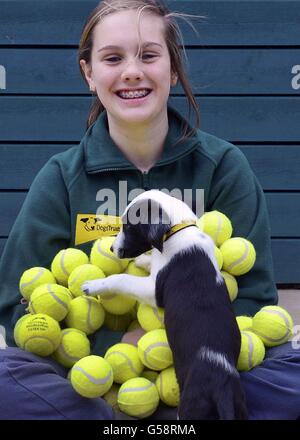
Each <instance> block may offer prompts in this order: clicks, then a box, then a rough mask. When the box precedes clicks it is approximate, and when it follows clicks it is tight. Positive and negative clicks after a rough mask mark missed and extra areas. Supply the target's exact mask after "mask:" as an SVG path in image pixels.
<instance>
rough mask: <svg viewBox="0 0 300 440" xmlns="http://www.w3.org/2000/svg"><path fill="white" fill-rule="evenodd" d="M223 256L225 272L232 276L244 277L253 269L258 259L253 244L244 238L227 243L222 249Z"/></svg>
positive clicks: (232, 239) (236, 238)
mask: <svg viewBox="0 0 300 440" xmlns="http://www.w3.org/2000/svg"><path fill="white" fill-rule="evenodd" d="M220 251H221V252H222V255H223V270H225V271H226V272H228V273H230V274H231V275H234V276H238V275H244V274H245V273H247V272H249V270H251V269H252V267H253V266H254V263H255V259H256V252H255V249H254V246H253V244H252V243H251V242H250V241H249V240H246V239H245V238H242V237H234V238H230V239H229V240H227V241H225V243H223V244H222V246H221V247H220Z"/></svg>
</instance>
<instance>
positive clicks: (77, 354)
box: [53, 328, 90, 368]
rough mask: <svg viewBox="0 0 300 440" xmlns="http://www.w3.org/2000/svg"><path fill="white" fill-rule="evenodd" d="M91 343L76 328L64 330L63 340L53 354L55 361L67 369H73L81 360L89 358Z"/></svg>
mask: <svg viewBox="0 0 300 440" xmlns="http://www.w3.org/2000/svg"><path fill="white" fill-rule="evenodd" d="M89 354H90V341H89V340H88V338H87V336H86V334H85V333H83V332H82V331H81V330H77V329H76V328H65V329H64V330H62V338H61V341H60V344H59V346H58V348H57V349H56V350H55V352H54V353H53V357H54V359H55V360H56V361H57V362H58V363H60V364H61V365H63V366H64V367H66V368H71V367H73V365H74V364H76V362H78V361H79V360H80V359H82V358H84V357H86V356H89Z"/></svg>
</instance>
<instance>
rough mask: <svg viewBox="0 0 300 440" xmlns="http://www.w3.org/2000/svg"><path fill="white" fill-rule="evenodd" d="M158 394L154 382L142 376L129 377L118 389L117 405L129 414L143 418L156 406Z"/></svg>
mask: <svg viewBox="0 0 300 440" xmlns="http://www.w3.org/2000/svg"><path fill="white" fill-rule="evenodd" d="M158 404H159V394H158V391H157V388H156V386H155V384H154V383H152V382H150V380H148V379H145V378H144V377H136V378H134V379H129V380H127V381H126V382H125V383H123V385H122V386H121V387H120V389H119V393H118V405H119V408H120V410H121V411H123V412H124V413H125V414H128V415H129V416H133V417H137V418H140V419H142V418H145V417H149V416H151V414H153V413H154V412H155V410H156V408H157V407H158Z"/></svg>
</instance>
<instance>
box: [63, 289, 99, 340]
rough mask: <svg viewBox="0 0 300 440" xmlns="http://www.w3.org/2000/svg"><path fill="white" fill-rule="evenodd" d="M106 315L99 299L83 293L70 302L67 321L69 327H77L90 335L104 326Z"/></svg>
mask: <svg viewBox="0 0 300 440" xmlns="http://www.w3.org/2000/svg"><path fill="white" fill-rule="evenodd" d="M104 315H105V312H104V309H103V307H102V305H101V304H100V301H99V300H98V299H96V298H93V297H90V296H84V295H83V296H78V297H77V298H75V299H73V300H72V301H71V302H70V304H69V312H68V314H67V316H66V318H65V322H66V325H67V326H68V327H72V328H77V329H78V330H81V331H82V332H84V333H86V334H87V335H90V334H92V333H94V332H95V331H96V330H98V329H99V328H100V327H101V326H102V324H103V322H104Z"/></svg>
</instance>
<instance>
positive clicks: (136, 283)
mask: <svg viewBox="0 0 300 440" xmlns="http://www.w3.org/2000/svg"><path fill="white" fill-rule="evenodd" d="M196 220H197V217H196V216H195V214H194V213H193V212H192V210H191V209H190V208H189V207H188V206H187V205H186V204H185V203H183V202H182V201H180V200H178V199H176V198H174V197H171V196H169V195H167V194H165V193H163V192H160V191H157V190H151V191H146V192H144V193H143V194H141V195H139V196H138V197H136V198H135V199H134V200H133V201H132V202H131V203H130V204H129V205H128V206H127V208H126V210H125V212H124V214H123V216H122V223H123V228H122V231H121V232H120V233H119V234H118V236H117V238H116V240H115V242H114V244H113V251H114V253H115V254H116V255H117V256H118V257H120V258H134V257H138V256H139V257H138V258H136V264H137V265H139V266H140V267H144V268H146V269H148V270H149V269H150V270H149V271H150V275H149V276H148V277H135V276H132V275H128V274H118V275H111V276H109V277H107V278H104V279H99V280H93V281H87V282H85V283H84V284H83V286H82V288H83V290H84V291H85V292H86V294H88V295H100V294H101V295H105V294H110V293H118V294H123V295H129V296H131V297H133V298H135V299H137V300H138V301H140V302H144V303H148V304H150V305H152V306H156V307H163V308H164V309H165V326H166V332H167V336H168V341H169V344H170V347H171V349H172V352H173V356H174V367H175V371H176V376H177V379H178V383H179V388H180V404H179V408H178V417H179V419H185V420H218V419H219V420H230V419H231V420H232V419H246V418H247V409H246V405H245V397H244V393H243V390H242V388H241V384H240V377H239V373H238V371H237V370H236V364H237V359H238V356H239V352H240V343H241V337H240V332H239V329H238V326H237V323H236V319H235V315H234V312H233V309H232V305H231V302H230V299H229V295H228V292H227V289H226V285H225V283H224V280H223V277H222V275H221V273H220V271H219V269H218V266H217V262H216V259H215V254H214V244H213V241H212V240H211V238H210V237H209V236H208V235H206V234H204V233H203V232H201V231H200V230H199V228H198V227H197V226H196V225H195V222H196ZM174 230H175V231H176V232H174ZM150 249H152V255H151V256H150V255H147V254H145V252H146V251H148V250H150ZM141 254H142V255H141Z"/></svg>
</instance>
